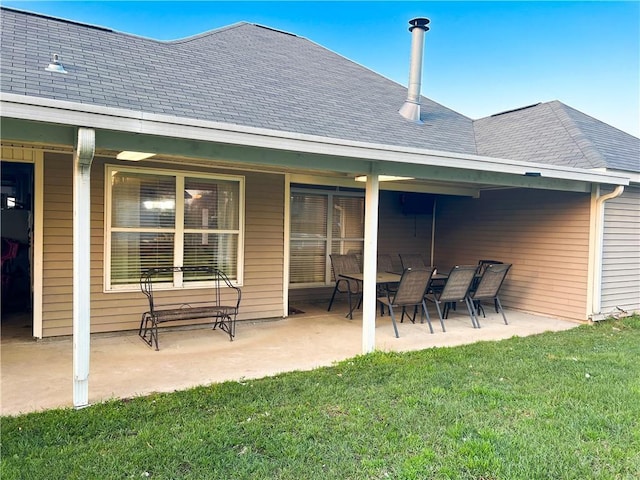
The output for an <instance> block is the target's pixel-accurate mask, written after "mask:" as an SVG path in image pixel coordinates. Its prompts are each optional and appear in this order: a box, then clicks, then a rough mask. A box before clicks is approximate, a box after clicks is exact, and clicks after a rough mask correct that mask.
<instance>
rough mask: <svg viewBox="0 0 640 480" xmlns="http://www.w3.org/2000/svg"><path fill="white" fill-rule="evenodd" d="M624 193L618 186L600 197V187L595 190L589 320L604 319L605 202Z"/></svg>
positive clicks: (620, 186) (621, 186)
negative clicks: (602, 310)
mask: <svg viewBox="0 0 640 480" xmlns="http://www.w3.org/2000/svg"><path fill="white" fill-rule="evenodd" d="M623 192H624V185H618V186H617V187H616V188H615V189H614V190H613V192H610V193H606V194H604V195H600V186H599V185H598V186H597V187H596V189H595V192H594V193H595V202H594V203H595V205H594V212H593V214H594V219H595V225H594V226H593V234H594V242H593V250H592V252H593V255H592V258H593V267H592V268H593V275H592V278H593V280H592V282H593V283H592V286H591V292H592V293H591V312H590V313H589V318H590V320H592V321H595V320H600V319H601V317H602V312H601V309H602V258H603V253H604V252H603V246H604V202H606V201H608V200H611V199H613V198H618V197H619V196H620V195H622V193H623Z"/></svg>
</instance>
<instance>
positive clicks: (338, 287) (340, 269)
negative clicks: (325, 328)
mask: <svg viewBox="0 0 640 480" xmlns="http://www.w3.org/2000/svg"><path fill="white" fill-rule="evenodd" d="M329 258H330V259H331V269H332V271H333V278H334V279H335V281H336V284H335V287H334V288H333V293H332V294H331V300H330V301H329V308H327V311H328V312H330V311H331V306H332V305H333V300H334V298H335V296H336V293H346V294H347V299H348V301H349V318H353V314H352V313H351V312H353V308H352V296H353V295H355V296H356V297H357V299H358V305H359V304H360V301H361V300H362V290H361V287H360V282H357V281H355V280H349V279H348V278H344V277H341V276H340V275H342V274H349V273H362V269H361V268H360V263H359V262H358V258H357V257H356V256H355V255H354V254H346V255H339V254H331V255H329Z"/></svg>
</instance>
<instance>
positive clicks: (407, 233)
mask: <svg viewBox="0 0 640 480" xmlns="http://www.w3.org/2000/svg"><path fill="white" fill-rule="evenodd" d="M400 196H401V193H399V192H384V191H383V192H380V206H379V211H380V214H379V218H378V252H379V253H385V254H389V255H391V259H392V260H393V262H394V267H395V268H396V269H397V270H398V271H399V270H401V268H402V265H401V264H400V257H399V256H398V254H400V253H419V254H421V255H422V256H423V257H424V258H425V259H426V260H428V259H429V258H430V256H431V225H432V220H433V215H424V214H420V215H403V213H402V206H401V203H400ZM436 228H437V227H436Z"/></svg>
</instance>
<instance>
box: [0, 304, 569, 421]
mask: <svg viewBox="0 0 640 480" xmlns="http://www.w3.org/2000/svg"><path fill="white" fill-rule="evenodd" d="M299 308H300V310H304V313H300V314H296V315H292V316H290V317H288V318H286V319H280V320H273V321H261V322H239V323H238V326H237V335H236V339H235V340H234V341H233V342H230V341H229V338H228V336H227V335H226V334H225V333H223V332H220V331H213V330H211V328H210V327H206V328H198V329H193V328H191V329H180V330H177V329H173V330H166V331H161V332H160V351H155V350H153V349H151V348H149V347H148V346H147V345H146V344H144V343H143V342H142V341H141V340H140V339H139V337H138V336H137V332H124V333H117V334H95V335H93V336H92V338H91V364H90V377H89V401H90V402H91V403H92V404H93V403H97V402H102V401H105V400H108V399H113V398H127V397H133V396H138V395H146V394H150V393H152V392H171V391H175V390H181V389H186V388H189V387H194V386H197V385H208V384H212V383H218V382H223V381H227V380H232V381H242V380H245V379H255V378H261V377H265V376H269V375H275V374H278V373H282V372H287V371H294V370H311V369H315V368H318V367H322V366H329V365H332V364H333V363H335V362H337V361H341V360H345V359H348V358H351V357H354V356H357V355H360V354H361V353H362V328H361V320H362V318H361V312H357V313H356V314H354V318H353V320H349V319H347V318H345V317H344V312H345V311H346V307H344V306H342V305H337V306H334V308H333V310H332V312H331V313H327V312H326V310H325V306H324V305H315V306H313V305H304V306H302V307H299ZM487 310H488V312H487V318H486V319H481V324H482V328H480V329H473V328H472V327H471V321H470V319H469V317H468V316H467V315H466V314H464V313H463V312H460V311H458V312H452V314H451V315H450V318H449V319H448V320H446V327H447V332H446V333H443V332H442V331H441V329H440V325H439V322H438V320H437V314H436V313H435V311H434V312H433V314H432V322H433V326H434V330H435V333H434V334H430V333H429V330H428V327H427V325H426V324H419V323H418V324H411V323H409V322H405V323H402V324H399V325H398V326H399V331H400V338H395V337H394V335H393V328H392V326H391V321H390V318H389V317H388V316H384V317H379V318H378V320H377V323H376V348H377V349H378V350H382V351H410V350H420V349H425V348H433V347H442V346H455V345H461V344H466V343H473V342H478V341H483V340H499V339H504V338H509V337H512V336H527V335H533V334H537V333H542V332H545V331H560V330H567V329H570V328H572V327H575V326H577V325H579V324H578V323H575V322H569V321H565V320H559V319H553V318H546V317H540V316H536V315H530V314H526V313H522V312H516V311H507V312H506V313H507V318H508V319H509V325H505V324H504V323H503V321H502V317H501V316H500V315H498V314H496V313H495V312H491V311H490V310H491V309H487ZM72 345H73V343H72V339H71V338H70V337H64V338H54V339H45V340H41V341H37V342H36V341H34V340H27V339H24V338H22V339H19V338H13V337H9V338H7V339H6V340H5V337H4V335H3V337H2V344H1V349H2V351H1V389H2V390H1V396H0V400H1V405H0V407H1V408H0V413H1V414H2V415H16V414H20V413H27V412H35V411H40V410H44V409H50V408H57V407H71V406H72V404H73V403H72V391H73V390H72V348H73V347H72Z"/></svg>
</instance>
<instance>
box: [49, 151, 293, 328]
mask: <svg viewBox="0 0 640 480" xmlns="http://www.w3.org/2000/svg"><path fill="white" fill-rule="evenodd" d="M105 163H115V162H114V161H112V160H110V159H106V160H105V159H104V158H96V159H95V160H94V162H93V165H92V169H91V331H92V332H94V333H96V332H109V331H117V330H131V329H137V328H138V325H139V322H140V315H141V313H142V312H143V311H144V309H145V306H146V298H145V297H144V296H143V295H142V294H141V293H140V292H137V291H136V292H109V293H104V281H103V275H104V269H103V261H104V244H105V240H104V238H103V237H104V211H105V210H104V205H103V202H104V165H105ZM141 164H142V163H141ZM162 168H166V166H163V167H162ZM176 169H181V167H180V166H176ZM189 169H190V170H193V168H192V167H191V168H189ZM206 171H207V172H209V173H211V172H215V171H216V170H215V169H211V170H206ZM222 173H228V172H226V171H224V172H222ZM233 173H236V172H233ZM245 181H246V183H245V193H246V196H245V202H246V203H245V207H246V208H245V216H246V220H245V252H244V268H245V270H244V285H243V286H242V303H241V305H240V315H239V319H240V320H243V319H258V318H269V317H279V316H282V313H283V312H282V295H283V291H282V281H283V280H282V279H283V251H284V246H283V242H284V233H283V232H284V228H283V221H284V220H283V218H282V215H283V211H284V177H283V176H281V175H267V174H255V173H247V174H246V175H245ZM44 192H45V193H44V194H45V201H44V205H45V213H44V218H45V224H44V246H43V250H44V272H43V275H44V278H43V285H44V292H43V296H44V305H43V336H45V337H49V336H56V335H70V334H71V332H72V316H73V311H72V289H73V282H72V276H73V270H72V259H73V256H72V244H73V236H72V216H73V211H72V207H73V205H72V201H73V197H72V157H71V155H63V154H47V155H46V156H45V187H44ZM206 295H210V290H206V289H192V290H191V289H187V290H182V291H180V292H171V291H163V292H158V297H159V298H160V301H166V302H169V301H171V299H173V300H176V301H177V300H179V301H181V302H188V301H197V300H201V299H203V298H205V297H206ZM186 323H194V322H185V324H186ZM175 325H179V323H176V324H175Z"/></svg>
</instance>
